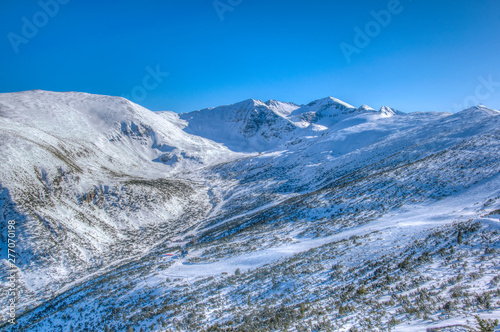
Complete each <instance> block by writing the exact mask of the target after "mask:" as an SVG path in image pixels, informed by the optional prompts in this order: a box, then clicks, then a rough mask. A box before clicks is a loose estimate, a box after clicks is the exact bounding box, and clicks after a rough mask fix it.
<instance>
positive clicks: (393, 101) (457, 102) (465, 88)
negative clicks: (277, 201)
mask: <svg viewBox="0 0 500 332" xmlns="http://www.w3.org/2000/svg"><path fill="white" fill-rule="evenodd" d="M51 1H55V0H42V2H44V3H49V2H51ZM61 1H62V0H61ZM64 1H65V2H68V0H64ZM220 1H221V2H222V3H226V4H228V3H231V2H232V3H233V4H234V3H237V2H239V1H237V0H220ZM389 2H390V1H387V0H381V1H379V0H371V1H369V0H363V1H361V0H359V1H356V0H353V1H331V0H330V1H326V0H325V1H294V0H286V1H283V0H276V1H269V0H267V1H264V0H243V1H241V3H240V4H238V5H237V6H231V7H232V9H233V10H232V11H227V12H225V13H224V15H223V17H224V20H221V19H220V17H219V15H218V13H217V11H216V9H215V7H214V3H213V0H206V1H202V0H182V1H170V0H158V1H153V0H149V1H148V0H145V1H129V0H120V1H118V0H117V1H94V0H85V1H83V0H70V1H69V2H68V3H67V4H64V5H60V8H59V9H58V12H57V14H56V15H55V16H54V17H49V19H48V21H47V23H46V24H44V22H43V18H44V17H43V16H44V15H43V14H40V11H42V10H43V9H42V7H41V6H40V4H39V2H38V1H28V0H26V1H19V0H3V1H1V2H0V29H1V30H0V36H1V38H0V55H1V59H2V61H1V62H0V92H13V91H21V90H29V89H44V90H53V91H83V92H89V93H97V94H106V95H117V96H120V95H130V93H131V92H132V91H139V90H138V89H140V87H141V86H142V85H143V79H144V77H146V75H148V71H147V70H146V68H147V67H148V66H149V67H150V68H156V67H157V66H159V68H160V70H161V71H163V72H168V73H169V75H168V76H167V77H164V78H162V81H161V83H160V84H159V85H158V86H157V87H156V88H154V89H152V90H151V91H148V92H147V96H146V97H145V98H141V99H140V100H135V101H136V102H139V104H142V105H143V106H145V107H147V108H150V109H152V110H173V111H176V112H186V111H192V110H196V109H200V108H205V107H211V106H218V105H222V104H228V103H233V102H237V101H240V100H244V99H248V98H254V99H261V100H268V99H277V100H282V101H293V102H296V103H299V104H300V103H307V102H309V101H312V100H314V99H319V98H323V97H326V96H333V97H337V98H339V99H342V100H344V101H346V102H348V103H351V104H353V105H355V106H360V105H361V104H368V105H370V106H372V107H374V108H379V107H380V106H382V105H388V106H391V107H394V108H397V109H400V110H402V111H406V112H410V111H457V110H458V109H459V108H460V107H461V106H462V105H463V106H467V104H471V103H474V102H475V101H479V102H480V103H482V104H485V105H486V106H488V107H491V108H495V109H499V108H500V83H496V82H500V61H499V59H500V33H499V32H500V1H497V0H485V1H471V0H469V1H463V0H453V1H451V0H442V1H431V0H413V1H411V0H401V7H402V8H403V9H402V11H401V13H399V14H394V15H392V18H391V22H390V24H388V25H387V26H386V27H382V28H381V31H380V33H379V34H378V35H376V36H374V37H373V38H371V42H370V44H369V45H368V46H367V47H365V48H362V49H360V53H359V54H353V55H352V58H351V62H350V63H348V62H347V61H346V58H345V57H344V55H343V53H342V51H341V48H340V46H339V45H340V44H341V43H342V42H345V43H349V44H351V45H354V37H355V34H356V33H355V31H354V28H355V27H359V28H360V29H362V30H364V29H365V26H366V24H367V23H369V22H370V21H373V20H374V18H373V17H372V16H371V14H370V12H371V11H372V10H374V11H376V12H378V11H380V10H384V9H387V8H388V4H389ZM34 16H35V18H34ZM23 17H25V18H26V19H27V20H28V21H29V22H31V23H33V20H34V19H38V21H37V22H38V24H39V25H40V28H39V29H38V33H37V34H36V35H35V36H33V37H30V38H26V40H24V41H25V42H26V41H27V43H23V44H20V45H18V52H17V53H16V52H15V50H14V47H13V46H12V43H11V41H10V40H9V38H12V36H13V34H16V35H18V36H21V37H22V36H23V33H22V30H23V25H25V21H24V22H23ZM47 17H48V16H47ZM9 33H10V35H9ZM9 36H10V37H9ZM23 38H24V37H23ZM480 77H482V78H483V80H486V81H488V80H492V81H493V84H486V85H488V86H484V85H485V84H484V83H481V79H480ZM148 83H150V85H151V84H152V83H154V82H153V81H151V80H148ZM136 87H139V88H136ZM134 88H136V90H133V89H134Z"/></svg>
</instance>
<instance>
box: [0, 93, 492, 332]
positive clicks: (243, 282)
mask: <svg viewBox="0 0 500 332" xmlns="http://www.w3.org/2000/svg"><path fill="white" fill-rule="evenodd" d="M499 114H500V112H498V111H495V110H491V109H487V108H485V107H481V106H478V107H472V108H470V109H467V110H464V111H462V112H459V113H456V114H450V113H431V112H428V113H425V112H424V113H403V112H399V111H396V110H394V109H392V108H390V107H382V108H381V109H380V110H379V111H377V110H374V109H373V108H371V107H369V106H367V105H362V106H360V107H354V106H351V105H349V104H347V103H345V102H342V101H340V100H338V99H335V98H331V97H328V98H325V99H320V100H317V101H313V102H311V103H309V104H307V105H295V104H292V103H283V102H279V101H275V100H270V101H268V102H261V101H257V100H246V101H243V102H240V103H236V104H233V105H227V106H221V107H216V108H211V109H204V110H201V111H195V112H191V113H185V114H176V113H173V112H156V113H154V112H150V111H148V110H146V109H144V108H142V107H140V106H138V105H136V104H133V103H131V102H129V101H127V100H125V99H123V98H117V97H107V96H96V95H89V94H82V93H73V92H71V93H53V92H46V91H28V92H22V93H13V94H0V135H1V138H2V141H1V143H0V144H1V145H2V153H1V155H0V158H2V159H1V162H2V166H3V167H2V169H1V171H0V184H1V190H2V194H1V199H0V211H1V213H0V222H1V225H2V226H1V227H2V229H1V232H0V233H1V234H2V247H1V250H2V251H1V255H2V258H3V261H2V262H3V263H5V264H4V265H3V267H2V270H1V273H2V275H1V276H2V284H1V286H2V288H3V289H4V290H6V289H7V288H8V283H7V282H6V281H5V280H6V279H5V278H6V277H7V276H8V275H9V273H10V272H9V270H8V269H7V265H6V260H5V259H4V258H6V257H5V256H6V245H5V244H6V238H7V227H6V226H7V221H8V220H15V221H16V222H17V226H16V234H17V235H16V236H17V239H18V247H17V248H16V250H17V254H18V256H19V260H18V267H19V273H18V275H19V278H20V280H19V287H20V290H21V295H20V296H19V299H18V308H17V323H18V324H17V325H15V326H11V325H9V324H8V323H5V325H4V326H3V328H4V329H5V330H7V331H18V330H19V331H60V330H63V331H70V330H72V329H73V330H78V331H80V330H82V331H84V330H103V331H113V330H114V331H122V330H123V331H126V330H129V329H132V330H134V331H139V330H140V329H141V328H142V329H150V330H153V331H170V330H176V329H177V330H183V331H202V330H211V331H217V330H224V329H231V328H232V329H235V330H241V331H245V330H250V329H251V330H272V331H278V330H280V331H281V330H288V331H313V330H314V331H327V330H342V331H347V330H349V329H350V328H351V327H352V328H353V329H354V328H356V329H358V330H367V331H372V330H375V331H386V330H387V329H392V330H400V331H405V330H408V331H410V330H411V331H415V330H421V329H424V328H425V327H427V326H444V325H451V324H455V323H460V324H466V325H474V324H475V323H474V321H470V322H467V320H468V319H469V320H470V319H473V315H474V314H480V316H481V317H482V318H489V317H494V316H495V315H498V313H500V305H499V303H500V302H499V301H500V290H499V288H498V284H499V283H500V275H499V271H498V266H500V260H499V258H498V255H497V252H498V250H500V223H499V217H500V214H499V213H500V212H499V211H500V176H499V175H500V166H499V165H500V129H499V128H500V126H499V125H500V117H499V116H498V115H499ZM181 250H182V251H183V253H181ZM186 251H187V255H186ZM165 254H174V255H175V256H174V258H171V256H166V255H165ZM2 301H4V302H2V304H6V303H7V301H8V299H7V298H5V300H2ZM3 308H7V306H6V305H4V306H3ZM1 313H2V314H3V315H4V317H7V313H8V311H7V310H6V309H4V311H2V312H1Z"/></svg>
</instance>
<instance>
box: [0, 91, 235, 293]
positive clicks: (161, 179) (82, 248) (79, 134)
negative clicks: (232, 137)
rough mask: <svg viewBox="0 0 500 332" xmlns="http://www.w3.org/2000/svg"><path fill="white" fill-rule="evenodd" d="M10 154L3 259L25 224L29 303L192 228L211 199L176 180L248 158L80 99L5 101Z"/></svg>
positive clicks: (116, 105) (4, 180) (5, 147)
mask: <svg viewBox="0 0 500 332" xmlns="http://www.w3.org/2000/svg"><path fill="white" fill-rule="evenodd" d="M0 146H1V151H2V153H1V155H0V163H1V164H2V167H1V169H0V193H1V197H2V199H1V201H0V210H1V211H2V212H3V213H2V214H1V215H0V222H1V224H0V225H1V229H0V234H1V240H2V241H1V246H0V249H1V252H0V255H1V257H2V260H3V262H6V258H7V250H6V249H7V243H6V242H7V241H6V239H7V222H8V221H9V220H16V221H17V226H16V228H15V231H16V239H17V251H16V252H17V255H18V257H17V261H16V263H17V264H18V266H19V267H20V268H21V270H22V274H21V275H20V287H21V288H23V287H24V289H23V293H24V295H25V296H26V298H29V297H32V296H33V295H34V294H39V295H40V294H50V293H51V292H52V290H53V288H52V287H54V288H57V287H58V286H57V285H58V284H59V283H60V282H62V281H65V280H67V279H68V277H70V278H71V279H73V280H74V278H75V275H72V274H73V273H88V272H89V271H91V270H93V269H96V268H98V267H99V266H103V265H105V264H107V263H109V262H110V261H112V260H115V259H119V258H120V257H128V256H130V255H133V254H134V253H137V252H141V251H144V250H146V249H147V248H149V247H150V246H151V245H152V244H153V243H154V242H155V241H157V240H158V238H162V237H164V236H166V235H170V234H175V233H176V232H180V231H181V230H183V229H185V228H187V227H189V226H190V222H193V220H194V219H196V218H197V216H202V215H204V214H205V213H207V212H208V210H209V209H210V203H209V200H210V198H209V196H208V189H207V188H206V187H205V186H203V185H200V184H197V183H191V182H190V181H186V180H179V179H175V178H173V176H174V175H175V174H176V173H178V172H179V171H180V170H182V171H184V170H186V169H195V168H199V167H205V166H206V165H210V164H214V163H218V162H223V161H225V160H230V159H231V158H233V159H234V158H235V157H238V155H237V154H235V153H232V152H231V151H229V150H227V148H225V147H223V146H221V145H220V144H217V143H215V142H212V141H209V140H207V139H203V138H201V137H195V136H192V135H189V134H186V133H185V132H183V131H182V130H180V129H179V128H178V127H177V126H176V125H174V124H172V123H170V122H169V121H167V120H165V119H164V118H162V117H160V116H158V115H156V114H155V113H153V112H151V111H148V110H146V109H144V108H142V107H141V106H139V105H136V104H133V103H131V102H129V101H127V100H125V99H123V98H117V97H107V96H96V95H89V94H83V93H72V92H71V93H53V92H46V91H27V92H21V93H13V94H1V95H0ZM155 229H156V230H155ZM160 229H163V231H160ZM131 243H132V244H133V245H131ZM113 250H116V251H113ZM6 268H7V266H6V265H2V267H1V271H0V272H2V276H3V277H5V276H6V274H7V272H6ZM35 276H36V277H35ZM49 285H52V286H49Z"/></svg>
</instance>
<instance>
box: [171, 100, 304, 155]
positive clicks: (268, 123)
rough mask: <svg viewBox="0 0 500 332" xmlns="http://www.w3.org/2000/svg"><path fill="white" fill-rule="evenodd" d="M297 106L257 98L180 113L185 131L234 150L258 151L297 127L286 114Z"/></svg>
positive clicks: (274, 144) (280, 139)
mask: <svg viewBox="0 0 500 332" xmlns="http://www.w3.org/2000/svg"><path fill="white" fill-rule="evenodd" d="M294 108H296V106H294V105H292V104H286V103H280V102H276V101H269V102H268V103H263V102H261V101H259V100H253V99H249V100H245V101H242V102H240V103H237V104H233V105H227V106H220V107H216V108H211V109H204V110H201V111H195V112H191V113H185V114H181V115H180V117H181V119H183V120H185V121H186V122H187V123H188V125H187V127H185V128H184V130H185V131H186V132H188V133H191V134H194V135H199V136H202V137H206V138H209V139H212V140H214V141H216V142H219V143H224V144H225V145H226V146H227V147H228V148H230V149H231V150H233V151H244V152H256V151H258V152H261V151H265V150H269V149H271V148H273V147H275V146H277V145H279V144H280V143H282V142H283V141H286V140H287V138H288V137H289V136H290V133H291V132H292V131H294V130H295V129H296V127H295V126H294V125H293V124H292V123H291V122H290V121H289V120H287V119H286V118H285V116H286V115H287V114H289V113H290V112H291V111H292V110H293V109H294Z"/></svg>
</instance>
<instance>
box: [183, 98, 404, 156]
mask: <svg viewBox="0 0 500 332" xmlns="http://www.w3.org/2000/svg"><path fill="white" fill-rule="evenodd" d="M397 114H399V115H402V114H404V113H401V112H398V111H395V110H393V109H391V108H389V107H385V106H384V107H382V109H381V110H380V111H379V112H377V111H375V110H374V109H373V108H371V107H369V106H367V105H363V106H361V107H359V108H357V109H356V108H355V107H354V106H351V105H349V104H347V103H345V102H343V101H341V100H339V99H336V98H333V97H328V98H324V99H319V100H316V101H313V102H311V103H309V104H307V105H296V104H293V103H286V102H279V101H276V100H270V101H267V102H262V101H260V100H254V99H249V100H245V101H242V102H239V103H236V104H232V105H226V106H220V107H215V108H208V109H203V110H200V111H195V112H190V113H183V114H180V116H179V117H180V119H182V120H185V121H186V124H187V125H186V126H185V127H184V128H183V129H184V130H185V131H186V132H188V133H190V134H193V135H199V136H202V137H206V138H209V139H211V140H213V141H215V142H219V143H224V144H225V145H226V146H227V147H228V148H229V149H231V150H233V151H239V152H263V151H267V150H270V149H273V148H277V147H279V146H281V145H282V144H283V143H285V142H287V141H290V140H291V139H293V138H296V137H299V136H304V135H308V133H309V134H311V133H314V132H316V131H319V130H323V129H326V128H328V127H329V126H332V125H333V124H336V123H338V122H341V121H344V120H347V119H349V118H354V117H358V118H360V119H361V118H363V117H366V116H367V115H371V116H372V118H373V117H374V116H379V117H390V116H394V115H397Z"/></svg>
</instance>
